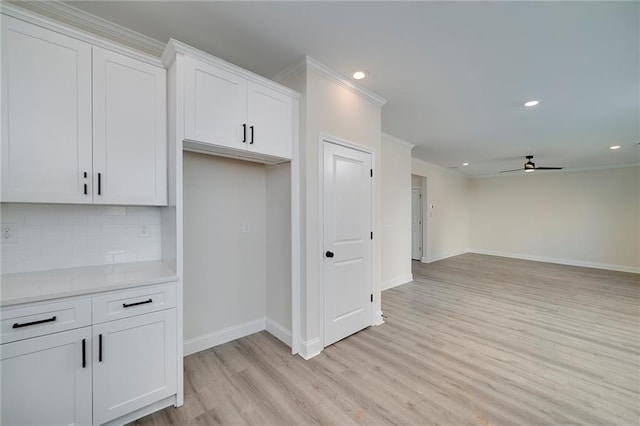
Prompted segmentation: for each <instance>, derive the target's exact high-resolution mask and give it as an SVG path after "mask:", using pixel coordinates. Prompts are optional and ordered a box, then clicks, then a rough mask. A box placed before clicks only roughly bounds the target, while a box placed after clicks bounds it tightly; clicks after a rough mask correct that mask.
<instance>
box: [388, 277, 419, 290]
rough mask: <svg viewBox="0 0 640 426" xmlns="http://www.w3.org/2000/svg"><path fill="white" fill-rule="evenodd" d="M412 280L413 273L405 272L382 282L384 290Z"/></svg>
mask: <svg viewBox="0 0 640 426" xmlns="http://www.w3.org/2000/svg"><path fill="white" fill-rule="evenodd" d="M411 281H413V274H405V275H401V276H399V277H396V278H393V279H390V280H386V281H385V282H383V283H382V291H385V290H389V289H390V288H393V287H397V286H399V285H402V284H406V283H409V282H411Z"/></svg>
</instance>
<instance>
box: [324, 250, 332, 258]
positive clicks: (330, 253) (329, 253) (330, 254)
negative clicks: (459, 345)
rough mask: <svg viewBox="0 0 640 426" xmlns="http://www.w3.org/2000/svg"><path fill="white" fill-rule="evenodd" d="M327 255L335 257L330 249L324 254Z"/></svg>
mask: <svg viewBox="0 0 640 426" xmlns="http://www.w3.org/2000/svg"><path fill="white" fill-rule="evenodd" d="M324 255H325V256H327V257H333V252H332V251H328V252H326V253H325V254H324Z"/></svg>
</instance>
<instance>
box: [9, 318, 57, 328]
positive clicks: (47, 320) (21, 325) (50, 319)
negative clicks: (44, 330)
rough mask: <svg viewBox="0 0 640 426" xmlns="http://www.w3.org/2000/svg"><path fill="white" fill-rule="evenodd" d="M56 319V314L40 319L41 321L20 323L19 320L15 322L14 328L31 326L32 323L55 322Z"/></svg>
mask: <svg viewBox="0 0 640 426" xmlns="http://www.w3.org/2000/svg"><path fill="white" fill-rule="evenodd" d="M55 320H56V316H55V315H54V316H52V317H51V318H47V319H43V320H40V321H31V322H25V323H23V324H20V323H18V322H14V323H13V327H12V328H21V327H29V326H30V325H37V324H44V323H45V322H53V321H55Z"/></svg>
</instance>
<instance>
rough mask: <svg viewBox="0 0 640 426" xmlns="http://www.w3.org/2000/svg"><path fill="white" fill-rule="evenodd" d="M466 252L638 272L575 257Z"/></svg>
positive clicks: (634, 269) (637, 268)
mask: <svg viewBox="0 0 640 426" xmlns="http://www.w3.org/2000/svg"><path fill="white" fill-rule="evenodd" d="M467 252H468V253H475V254H485V255H489V256H500V257H509V258H512V259H522V260H531V261H534V262H546V263H556V264H558V265H568V266H580V267H583V268H595V269H607V270H610V271H620V272H631V273H634V274H640V267H636V266H624V265H613V264H610V263H598V262H588V261H584V260H576V259H560V258H557V257H544V256H532V255H528V254H520V253H507V252H503V251H493V250H481V249H469V250H467Z"/></svg>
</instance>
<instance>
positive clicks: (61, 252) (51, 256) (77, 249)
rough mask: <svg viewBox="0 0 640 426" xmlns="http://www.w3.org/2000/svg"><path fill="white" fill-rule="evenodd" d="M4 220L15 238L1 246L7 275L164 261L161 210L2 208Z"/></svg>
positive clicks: (21, 205) (44, 205) (42, 206)
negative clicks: (142, 231)
mask: <svg viewBox="0 0 640 426" xmlns="http://www.w3.org/2000/svg"><path fill="white" fill-rule="evenodd" d="M0 218H1V220H2V224H3V225H5V224H11V225H13V226H14V229H15V230H16V234H17V241H16V242H9V243H8V242H4V241H3V242H2V245H1V246H0V250H1V252H2V268H1V270H2V273H3V274H10V273H16V272H32V271H42V270H49V269H63V268H75V267H82V266H93V265H110V264H114V263H126V262H141V261H148V260H160V258H161V247H162V241H161V240H162V237H161V227H160V223H161V219H160V208H159V207H119V206H82V205H54V204H13V203H10V204H9V203H3V204H2V205H1V206H0ZM140 225H146V226H147V229H148V231H149V233H148V236H146V237H141V236H140V235H139V232H138V229H139V226H140Z"/></svg>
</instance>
